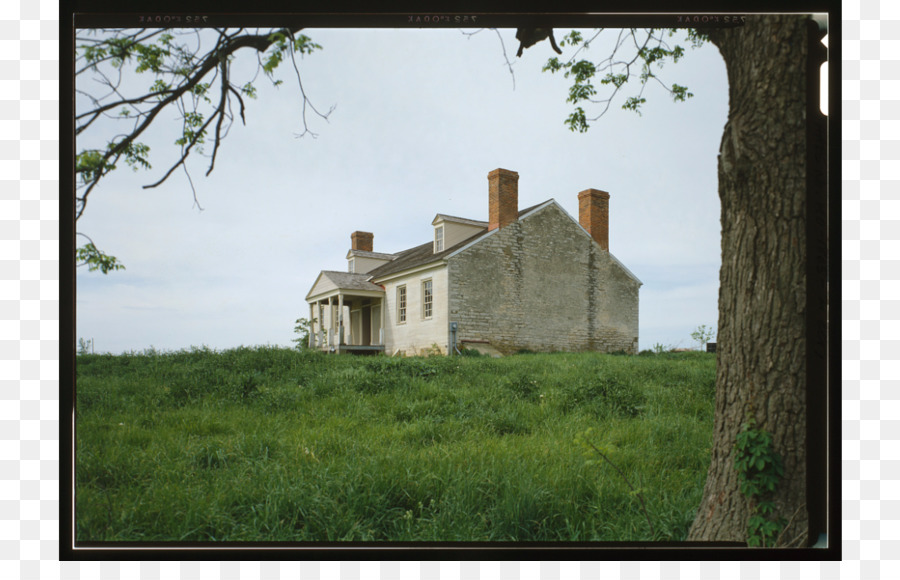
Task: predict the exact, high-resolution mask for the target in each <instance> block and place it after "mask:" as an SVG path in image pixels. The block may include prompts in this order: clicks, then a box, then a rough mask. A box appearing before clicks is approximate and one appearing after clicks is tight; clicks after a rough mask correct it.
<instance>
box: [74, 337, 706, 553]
mask: <svg viewBox="0 0 900 580" xmlns="http://www.w3.org/2000/svg"><path fill="white" fill-rule="evenodd" d="M76 369H77V370H76V373H77V393H76V412H77V430H76V539H77V540H78V541H223V540H228V541H478V542H482V541H650V540H652V541H678V540H683V539H684V538H685V536H686V534H687V529H688V527H689V525H690V523H691V522H692V520H693V517H694V514H695V510H696V508H697V506H698V505H699V503H700V495H701V491H702V487H703V482H704V479H705V475H706V470H707V467H708V464H709V449H710V445H711V436H712V417H713V391H714V383H715V357H714V355H707V354H705V353H680V354H677V355H676V354H671V355H658V356H657V355H653V356H639V357H631V356H613V355H604V354H594V353H584V354H564V353H559V354H521V355H516V356H511V357H507V358H503V359H490V358H481V357H453V358H448V357H431V358H408V359H394V358H387V357H358V358H357V357H352V356H329V355H322V354H319V353H315V352H298V351H295V350H288V349H280V348H240V349H234V350H228V351H224V352H215V351H210V350H208V349H196V348H194V349H191V350H189V351H180V352H167V353H160V352H156V351H145V352H144V353H130V354H126V355H121V356H111V355H82V356H79V357H78V359H77V365H76ZM589 428H593V430H594V435H593V440H594V441H595V442H596V443H597V444H598V445H603V448H604V449H605V450H606V452H607V453H609V458H610V459H611V460H612V461H613V462H615V464H616V465H617V466H618V467H619V468H621V469H622V470H623V471H624V473H625V474H626V476H627V477H628V478H629V479H630V480H631V481H632V482H633V483H634V484H635V486H637V485H638V483H640V485H641V487H643V489H644V490H645V491H644V498H645V501H646V503H647V511H648V513H649V515H650V517H651V518H652V521H653V523H654V528H655V535H653V534H651V533H650V529H649V526H648V524H647V521H646V518H645V517H644V514H643V512H642V511H641V509H640V505H639V502H638V501H637V499H636V498H635V497H634V495H633V494H631V493H630V492H631V490H630V488H629V486H628V485H627V484H626V482H624V481H623V480H622V478H621V477H620V476H619V475H617V474H616V472H615V471H614V470H613V469H611V468H610V466H609V465H606V464H603V463H601V464H599V465H596V464H589V463H588V462H587V460H588V459H596V457H588V456H586V455H585V451H584V449H583V448H582V447H581V446H579V445H577V444H576V443H575V440H576V438H577V436H578V435H579V434H580V433H583V432H585V431H586V430H587V429H589Z"/></svg>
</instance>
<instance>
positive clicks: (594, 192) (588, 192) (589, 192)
mask: <svg viewBox="0 0 900 580" xmlns="http://www.w3.org/2000/svg"><path fill="white" fill-rule="evenodd" d="M588 196H590V197H599V198H601V199H609V193H608V192H606V191H602V190H600V189H593V188H592V189H585V190H584V191H582V192H581V193H579V194H578V199H581V198H583V197H588Z"/></svg>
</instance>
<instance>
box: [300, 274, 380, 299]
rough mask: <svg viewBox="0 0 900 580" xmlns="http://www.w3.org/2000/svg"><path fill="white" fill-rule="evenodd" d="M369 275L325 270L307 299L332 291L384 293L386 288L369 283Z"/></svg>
mask: <svg viewBox="0 0 900 580" xmlns="http://www.w3.org/2000/svg"><path fill="white" fill-rule="evenodd" d="M369 277H370V276H369V274H353V273H350V272H336V271H333V270H323V271H322V272H321V273H319V277H318V278H316V282H315V283H314V284H313V285H312V288H311V289H310V291H309V294H307V295H306V298H307V299H309V298H310V297H311V296H315V295H317V294H322V293H324V292H328V291H330V290H337V289H341V290H366V291H369V292H383V291H384V288H382V287H381V286H379V285H377V284H373V283H372V282H369Z"/></svg>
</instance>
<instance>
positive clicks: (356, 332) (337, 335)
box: [306, 272, 385, 354]
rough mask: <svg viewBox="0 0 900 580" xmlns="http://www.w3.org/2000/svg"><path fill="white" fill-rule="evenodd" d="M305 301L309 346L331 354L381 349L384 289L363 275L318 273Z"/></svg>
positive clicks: (370, 352)
mask: <svg viewBox="0 0 900 580" xmlns="http://www.w3.org/2000/svg"><path fill="white" fill-rule="evenodd" d="M306 300H307V302H308V303H309V320H310V329H309V347H310V348H316V349H319V350H322V351H326V352H333V353H335V354H378V353H381V352H384V311H385V304H384V290H382V289H381V287H380V286H376V285H375V284H372V283H371V282H368V281H367V280H366V276H364V275H361V274H351V273H346V272H322V274H320V276H319V279H318V280H317V281H316V284H315V285H313V289H312V290H311V291H310V294H309V295H308V296H307V298H306Z"/></svg>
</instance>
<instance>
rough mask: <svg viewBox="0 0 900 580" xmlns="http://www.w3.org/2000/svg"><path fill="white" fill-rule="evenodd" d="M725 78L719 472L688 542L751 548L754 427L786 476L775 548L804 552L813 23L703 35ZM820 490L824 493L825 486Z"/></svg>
mask: <svg viewBox="0 0 900 580" xmlns="http://www.w3.org/2000/svg"><path fill="white" fill-rule="evenodd" d="M708 33H709V36H710V40H711V41H712V43H713V44H715V45H716V46H717V47H718V49H719V51H720V52H721V54H722V57H723V58H724V60H725V64H726V67H727V70H728V85H729V113H728V122H727V123H726V125H725V130H724V135H723V137H722V144H721V148H720V151H719V197H720V199H721V204H722V269H721V273H720V288H719V327H718V340H717V345H716V350H717V357H718V365H717V372H716V416H715V426H714V438H713V448H712V462H711V464H710V468H709V473H708V476H707V481H706V486H705V488H704V490H703V498H702V501H701V504H700V508H699V511H698V512H697V517H696V519H695V520H694V523H693V526H692V527H691V530H690V532H689V534H688V539H689V540H692V541H716V542H720V541H724V542H746V541H747V536H748V534H747V525H748V519H749V517H750V515H751V509H752V508H751V503H750V500H748V498H746V497H745V496H743V495H742V494H741V492H740V481H739V478H738V473H737V471H736V470H735V467H734V451H733V448H734V444H735V439H736V436H737V435H738V433H739V432H740V431H741V427H742V425H743V424H744V423H746V422H747V421H748V419H750V418H753V419H755V421H756V428H757V429H760V430H765V431H768V432H769V433H771V434H772V438H773V447H774V451H775V453H777V454H779V455H781V457H782V459H783V461H784V477H783V478H782V479H781V480H780V481H779V483H778V485H777V487H776V489H775V492H774V496H773V498H772V499H773V501H774V504H775V507H776V511H775V513H774V514H773V515H772V516H771V518H772V519H776V518H784V520H786V521H788V525H787V526H786V529H785V530H784V532H783V533H782V535H781V538H780V540H779V542H778V545H781V546H785V545H793V546H804V547H805V546H806V545H807V541H808V538H807V536H808V522H809V514H808V513H807V399H806V393H807V390H806V389H807V366H806V363H807V349H808V342H807V325H806V315H807V299H806V291H807V209H808V205H807V201H808V182H807V177H808V176H807V172H808V170H809V169H810V167H809V158H808V155H807V153H808V148H807V127H806V115H807V102H806V99H807V92H808V90H809V89H808V85H807V70H806V69H807V67H808V60H807V52H808V43H807V39H808V36H809V35H810V32H809V28H808V18H803V17H799V16H761V17H747V21H746V24H745V26H743V27H741V28H734V29H716V30H710V31H708ZM822 485H824V482H823V483H822Z"/></svg>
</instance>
